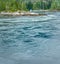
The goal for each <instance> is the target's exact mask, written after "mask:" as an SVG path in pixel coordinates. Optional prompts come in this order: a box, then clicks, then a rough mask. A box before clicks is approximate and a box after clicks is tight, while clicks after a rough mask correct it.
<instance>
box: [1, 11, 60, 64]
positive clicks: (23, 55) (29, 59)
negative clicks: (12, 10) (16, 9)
mask: <svg viewBox="0 0 60 64" xmlns="http://www.w3.org/2000/svg"><path fill="white" fill-rule="evenodd" d="M0 64H60V12H56V13H52V14H48V15H47V16H35V17H34V16H33V17H32V16H30V17H29V16H28V17H27V16H23V17H13V18H12V17H8V18H7V17H6V18H0Z"/></svg>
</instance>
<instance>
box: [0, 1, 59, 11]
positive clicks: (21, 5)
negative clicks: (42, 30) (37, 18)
mask: <svg viewBox="0 0 60 64" xmlns="http://www.w3.org/2000/svg"><path fill="white" fill-rule="evenodd" d="M30 9H33V10H40V9H43V10H47V9H52V10H60V0H37V1H36V0H0V11H12V12H14V11H18V10H20V11H27V10H30Z"/></svg>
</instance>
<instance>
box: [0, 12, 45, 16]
mask: <svg viewBox="0 0 60 64" xmlns="http://www.w3.org/2000/svg"><path fill="white" fill-rule="evenodd" d="M0 15H3V16H42V15H46V14H39V13H33V12H20V13H19V12H1V13H0Z"/></svg>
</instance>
